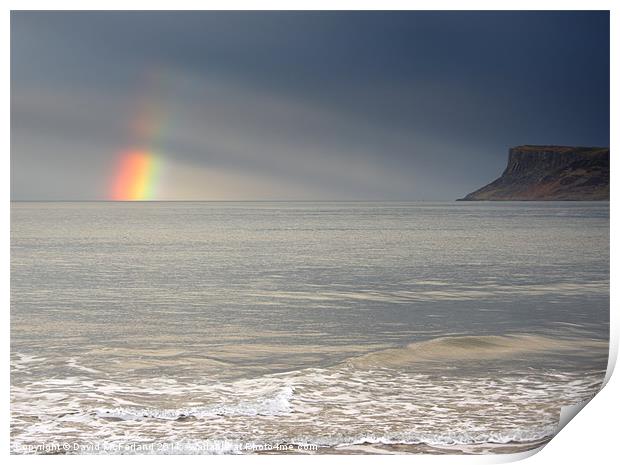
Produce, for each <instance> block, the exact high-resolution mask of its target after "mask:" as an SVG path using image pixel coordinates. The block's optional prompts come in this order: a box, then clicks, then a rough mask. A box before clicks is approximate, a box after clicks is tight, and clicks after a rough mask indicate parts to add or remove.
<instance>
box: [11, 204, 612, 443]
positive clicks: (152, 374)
mask: <svg viewBox="0 0 620 465" xmlns="http://www.w3.org/2000/svg"><path fill="white" fill-rule="evenodd" d="M608 341H609V203H608V202H447V203H432V202H417V203H416V202H12V203H11V389H10V397H11V399H10V408H11V418H10V441H11V452H12V453H13V454H263V453H303V454H308V453H310V454H321V453H334V454H337V453H377V454H388V453H472V454H485V453H506V452H515V451H523V450H528V449H532V448H535V447H539V446H540V445H542V444H545V443H546V442H547V441H549V440H550V439H551V438H552V437H553V435H554V434H555V433H556V432H557V429H558V421H559V415H560V411H561V408H562V407H564V406H570V405H574V404H577V403H581V402H584V401H587V400H588V399H590V398H592V397H593V396H594V395H595V394H596V393H597V391H598V390H599V389H600V388H601V384H602V382H603V379H604V377H605V370H606V368H607V359H608Z"/></svg>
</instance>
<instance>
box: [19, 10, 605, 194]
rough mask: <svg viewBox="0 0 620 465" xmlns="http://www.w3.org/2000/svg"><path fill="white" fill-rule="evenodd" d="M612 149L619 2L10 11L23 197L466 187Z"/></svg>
mask: <svg viewBox="0 0 620 465" xmlns="http://www.w3.org/2000/svg"><path fill="white" fill-rule="evenodd" d="M521 144H555V145H580V146H609V14H608V12H583V11H582V12H474V11H471V12H205V11H201V12H195V11H186V12H170V11H161V12H147V11H137V12H128V11H125V12H120V11H119V12H113V11H103V12H102V11H95V12H66V11H59V12H36V11H32V12H26V11H13V12H12V13H11V198H12V200H420V201H423V200H426V201H433V200H437V201H441V200H454V199H456V198H460V197H462V196H464V195H465V194H467V193H468V192H471V191H473V190H475V189H477V188H479V187H481V186H482V185H484V184H486V183H488V182H490V181H492V180H493V179H495V178H496V177H497V176H499V175H500V174H501V172H502V171H503V169H504V167H505V165H506V161H507V157H508V149H509V148H510V147H511V146H515V145H521Z"/></svg>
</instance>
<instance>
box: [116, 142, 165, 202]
mask: <svg viewBox="0 0 620 465" xmlns="http://www.w3.org/2000/svg"><path fill="white" fill-rule="evenodd" d="M160 165H161V160H160V158H159V157H157V156H156V155H154V154H152V153H149V152H146V151H140V150H131V151H127V152H124V153H122V154H121V157H120V161H119V164H118V169H117V171H116V177H115V179H114V183H113V185H112V188H111V193H110V194H111V195H110V197H111V198H112V200H152V199H154V198H155V196H156V194H157V192H156V188H157V181H158V178H159V172H160Z"/></svg>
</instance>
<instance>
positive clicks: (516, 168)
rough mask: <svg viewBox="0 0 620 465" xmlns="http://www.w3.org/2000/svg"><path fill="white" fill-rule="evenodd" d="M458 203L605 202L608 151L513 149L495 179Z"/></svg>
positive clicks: (607, 195)
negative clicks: (472, 201) (503, 168)
mask: <svg viewBox="0 0 620 465" xmlns="http://www.w3.org/2000/svg"><path fill="white" fill-rule="evenodd" d="M459 200H609V149H608V148H599V147H562V146H556V145H520V146H518V147H513V148H511V149H510V152H509V156H508V166H507V167H506V169H505V170H504V173H503V174H502V175H501V176H500V177H499V178H497V179H496V180H495V181H493V182H492V183H490V184H487V185H486V186H484V187H482V188H480V189H478V190H477V191H474V192H472V193H471V194H468V195H467V196H465V197H464V198H462V199H459Z"/></svg>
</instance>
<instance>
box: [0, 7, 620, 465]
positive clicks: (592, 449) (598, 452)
mask: <svg viewBox="0 0 620 465" xmlns="http://www.w3.org/2000/svg"><path fill="white" fill-rule="evenodd" d="M616 3H617V2H616ZM4 4H5V5H6V7H5V10H4V15H3V16H2V36H1V37H2V42H3V44H2V49H1V52H0V53H1V58H2V63H3V64H5V68H4V72H3V73H2V78H1V79H2V84H3V86H2V89H3V90H4V92H3V93H2V95H3V97H4V102H5V103H4V107H3V108H4V111H3V112H2V113H1V114H2V122H3V125H2V127H3V131H4V137H3V138H2V140H3V141H4V142H5V144H4V147H5V149H4V151H3V152H2V157H1V158H2V169H1V170H0V179H1V180H2V181H1V183H0V189H1V190H2V194H3V196H4V199H5V201H4V202H3V203H2V206H1V207H0V208H1V209H2V215H1V218H2V222H3V228H2V232H1V234H2V243H3V245H4V246H3V247H2V249H1V252H0V253H1V256H2V263H3V264H4V266H3V268H2V271H1V273H2V274H1V284H0V285H1V286H2V287H1V289H2V295H3V302H4V304H5V305H4V308H5V312H4V313H3V317H4V318H3V324H2V332H3V350H4V358H3V359H4V360H5V369H4V370H3V371H2V393H3V402H2V403H1V404H0V405H1V407H0V408H1V410H0V416H1V417H2V418H4V419H5V422H6V423H5V427H4V429H3V432H4V434H3V436H2V444H3V446H4V447H3V451H4V453H5V454H6V455H7V456H8V454H9V369H8V366H9V350H10V349H9V341H10V331H9V308H10V277H9V269H10V268H9V266H8V265H9V260H10V203H9V201H10V188H9V186H10V156H9V153H10V104H9V102H10V75H9V72H8V70H9V66H10V60H9V50H10V46H9V41H10V14H9V10H11V9H12V10H28V9H34V10H37V9H42V10H45V9H60V10H85V9H102V10H104V9H118V10H131V9H135V10H139V9H157V10H182V9H196V10H198V9H220V10H235V9H242V10H243V9H247V10H256V9H272V10H280V9H288V10H315V9H319V10H321V9H322V10H344V9H368V10H383V9H397V10H407V9H417V10H463V9H470V10H484V9H490V10H523V9H525V10H611V47H612V48H611V50H612V53H611V82H612V83H613V82H619V81H618V79H619V78H620V75H619V73H618V56H617V52H618V51H619V50H620V47H619V44H618V37H619V34H618V32H617V31H618V26H619V21H618V18H617V16H616V13H617V11H618V8H616V9H615V11H614V6H615V4H614V2H613V1H605V0H591V1H578V0H566V1H553V0H521V1H513V0H505V1H502V2H498V1H488V0H487V1H484V0H472V1H467V2H464V1H458V0H443V1H440V0H437V1H431V0H426V1H415V2H412V1H409V2H407V1H397V0H383V1H381V2H377V1H369V0H331V1H325V0H314V1H308V0H304V1H301V0H300V1H296V2H285V1H275V0H262V1H259V0H229V1H213V0H205V1H196V0H193V1H192V0H176V1H174V2H165V1H140V0H123V1H119V0H108V1H101V0H95V1H90V2H88V4H85V2H79V1H76V0H72V1H69V0H65V1H56V2H49V1H41V0H32V1H29V0H23V1H11V0H9V1H8V2H5V3H4ZM614 52H616V53H615V56H614ZM617 122H618V93H617V92H616V91H615V89H614V87H613V86H612V89H611V127H612V128H613V127H618V124H617ZM616 139H617V137H616V135H615V134H614V133H613V132H612V133H611V145H614V141H615V140H616ZM611 164H612V170H611V180H612V181H611V185H612V190H611V205H612V208H611V237H612V238H613V237H614V236H616V237H617V235H618V234H620V227H619V222H618V215H617V214H616V210H617V208H616V206H617V205H618V202H619V201H620V198H619V197H620V194H618V190H617V189H614V188H613V186H617V185H618V182H620V181H619V177H620V175H619V174H618V173H617V172H616V167H615V165H616V163H614V162H613V158H612V163H611ZM618 250H619V248H618V241H617V240H615V241H614V240H612V242H611V264H612V266H611V308H612V309H614V310H613V311H612V315H611V323H612V325H611V339H610V369H609V370H608V377H609V376H610V375H611V371H612V370H613V366H614V365H615V361H616V358H617V351H618V328H617V326H618V325H617V319H618V314H617V312H618V310H617V309H618V308H620V300H619V293H618V288H617V281H618V267H617V263H618V253H619V252H618ZM617 378H618V376H615V377H613V378H611V380H610V381H609V383H608V384H607V385H606V386H605V388H604V389H603V391H602V392H601V393H600V394H599V395H597V396H596V397H595V398H594V399H593V400H592V402H591V403H590V404H589V405H588V406H587V407H586V408H585V409H584V410H583V411H582V412H581V413H580V414H579V415H578V416H577V418H576V419H575V420H573V421H572V422H570V424H568V426H567V427H566V428H565V429H564V430H562V432H561V433H560V434H558V436H557V437H556V438H554V439H553V440H552V441H551V442H550V443H549V445H548V446H546V447H545V448H543V450H542V451H541V452H539V453H538V454H535V455H533V456H532V457H531V458H529V459H528V461H529V462H528V463H532V464H536V463H539V464H543V463H544V464H546V463H548V462H549V461H553V462H562V463H580V464H581V463H584V462H586V461H589V462H592V463H606V462H608V461H609V460H608V458H611V457H616V456H617V454H618V453H617V448H616V444H615V442H616V440H617V439H616V433H615V431H616V430H615V420H616V419H617V416H616V414H617V413H618V410H619V408H618V399H619V398H620V381H618V379H617ZM528 455H531V454H527V453H526V454H521V455H517V456H501V455H498V456H456V455H455V456H402V455H399V456H386V455H381V456H286V455H279V456H260V457H259V456H217V457H214V456H209V457H204V456H198V457H196V456H183V457H175V456H170V457H173V458H172V460H183V461H186V460H190V461H200V462H201V463H204V462H205V461H209V462H211V461H225V462H227V463H233V462H238V461H243V463H246V462H247V461H252V462H253V461H259V462H263V463H266V461H269V462H272V461H273V462H280V463H284V461H286V462H287V463H288V462H289V461H290V460H291V459H292V460H295V461H306V462H308V461H311V462H313V461H316V460H321V462H322V463H324V462H325V461H327V462H342V461H346V462H348V461H353V460H354V461H355V462H356V463H364V462H365V463H369V462H370V461H372V462H375V461H379V460H381V461H384V460H389V461H391V462H393V463H395V462H400V463H405V462H406V463H410V462H411V461H416V462H418V463H420V462H422V463H431V462H432V463H442V464H443V463H460V464H468V463H500V462H505V461H508V460H510V459H512V460H518V459H521V458H524V456H528ZM109 459H110V458H109V457H101V456H99V457H97V456H91V457H88V459H87V460H88V461H89V462H91V461H92V462H95V463H103V461H108V460H109ZM145 459H146V460H149V461H153V462H154V463H161V462H164V461H168V460H169V457H168V456H154V457H148V458H147V457H144V456H131V457H129V456H115V457H114V460H120V461H132V460H145ZM9 460H11V461H16V462H25V463H31V462H32V461H39V460H48V459H42V458H41V457H40V456H10V457H9ZM49 460H69V461H80V462H81V461H83V460H84V457H77V456H73V457H71V456H69V457H66V456H63V458H62V459H61V458H59V457H55V458H54V457H51V458H49ZM74 463H75V462H74Z"/></svg>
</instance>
